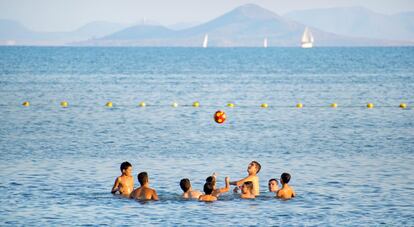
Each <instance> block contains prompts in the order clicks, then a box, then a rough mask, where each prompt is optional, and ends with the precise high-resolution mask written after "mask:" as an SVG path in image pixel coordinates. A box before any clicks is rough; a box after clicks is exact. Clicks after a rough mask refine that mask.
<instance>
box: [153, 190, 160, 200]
mask: <svg viewBox="0 0 414 227" xmlns="http://www.w3.org/2000/svg"><path fill="white" fill-rule="evenodd" d="M152 200H155V201H158V200H159V199H158V195H157V192H156V191H155V190H153V191H152Z"/></svg>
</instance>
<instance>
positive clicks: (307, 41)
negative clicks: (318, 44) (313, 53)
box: [301, 27, 314, 48]
mask: <svg viewBox="0 0 414 227" xmlns="http://www.w3.org/2000/svg"><path fill="white" fill-rule="evenodd" d="M313 41H314V39H313V35H312V33H311V31H310V30H309V28H308V27H306V28H305V31H304V32H303V35H302V40H301V43H302V47H303V48H311V47H312V46H313Z"/></svg>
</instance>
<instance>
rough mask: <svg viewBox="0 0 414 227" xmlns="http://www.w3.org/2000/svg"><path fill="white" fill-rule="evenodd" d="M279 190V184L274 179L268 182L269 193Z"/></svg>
mask: <svg viewBox="0 0 414 227" xmlns="http://www.w3.org/2000/svg"><path fill="white" fill-rule="evenodd" d="M278 190H279V184H278V183H277V180H276V179H275V178H272V179H270V180H269V192H277V191H278Z"/></svg>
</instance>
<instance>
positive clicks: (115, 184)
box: [111, 177, 119, 194]
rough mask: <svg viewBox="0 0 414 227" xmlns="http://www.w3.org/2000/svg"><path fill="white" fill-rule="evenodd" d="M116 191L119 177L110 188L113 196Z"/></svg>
mask: <svg viewBox="0 0 414 227" xmlns="http://www.w3.org/2000/svg"><path fill="white" fill-rule="evenodd" d="M117 191H119V177H117V178H116V179H115V183H114V186H113V187H112V190H111V193H112V194H115V193H116V192H117Z"/></svg>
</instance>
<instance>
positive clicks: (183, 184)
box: [180, 178, 191, 192]
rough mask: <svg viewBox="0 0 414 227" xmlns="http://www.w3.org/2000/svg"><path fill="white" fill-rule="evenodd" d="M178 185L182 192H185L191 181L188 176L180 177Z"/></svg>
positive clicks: (188, 188)
mask: <svg viewBox="0 0 414 227" xmlns="http://www.w3.org/2000/svg"><path fill="white" fill-rule="evenodd" d="M180 187H181V189H182V190H183V191H184V192H187V191H188V190H190V188H191V183H190V180H189V179H188V178H184V179H181V181H180Z"/></svg>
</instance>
